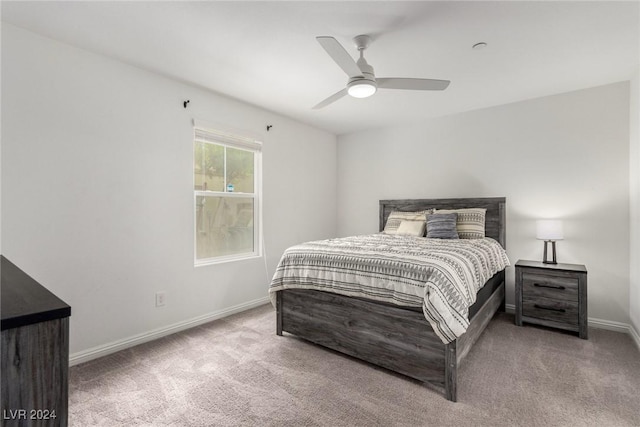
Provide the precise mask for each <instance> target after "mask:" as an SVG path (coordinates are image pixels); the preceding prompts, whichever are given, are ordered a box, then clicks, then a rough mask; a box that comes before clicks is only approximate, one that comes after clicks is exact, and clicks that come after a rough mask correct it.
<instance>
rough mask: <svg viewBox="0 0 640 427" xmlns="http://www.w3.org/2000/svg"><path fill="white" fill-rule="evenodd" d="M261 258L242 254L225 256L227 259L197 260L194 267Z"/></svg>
mask: <svg viewBox="0 0 640 427" xmlns="http://www.w3.org/2000/svg"><path fill="white" fill-rule="evenodd" d="M259 258H262V255H259V254H251V255H246V254H242V255H232V256H225V257H218V258H209V259H203V260H196V261H195V263H194V267H205V266H207V265H216V264H226V263H229V262H236V261H249V260H252V259H259Z"/></svg>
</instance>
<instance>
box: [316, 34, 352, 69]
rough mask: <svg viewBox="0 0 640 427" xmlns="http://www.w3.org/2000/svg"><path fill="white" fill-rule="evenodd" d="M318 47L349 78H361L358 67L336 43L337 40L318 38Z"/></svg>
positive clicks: (325, 37)
mask: <svg viewBox="0 0 640 427" xmlns="http://www.w3.org/2000/svg"><path fill="white" fill-rule="evenodd" d="M316 40H318V43H320V46H322V47H323V48H324V50H326V51H327V53H328V54H329V56H330V57H331V58H332V59H333V60H334V61H335V63H336V64H338V65H339V66H340V68H342V70H343V71H344V72H345V73H347V75H348V76H349V77H356V76H361V75H362V71H360V67H358V64H356V61H354V60H353V58H352V57H351V55H349V53H348V52H347V51H346V50H345V49H344V47H342V45H341V44H340V43H339V42H338V40H336V39H334V38H333V37H329V36H318V37H316Z"/></svg>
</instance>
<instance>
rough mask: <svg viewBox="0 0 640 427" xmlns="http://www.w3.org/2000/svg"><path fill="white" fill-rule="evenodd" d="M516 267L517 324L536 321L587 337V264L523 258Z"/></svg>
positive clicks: (539, 323) (535, 322)
mask: <svg viewBox="0 0 640 427" xmlns="http://www.w3.org/2000/svg"><path fill="white" fill-rule="evenodd" d="M515 267H516V283H515V295H516V319H515V322H516V325H518V326H522V323H523V322H527V323H533V324H538V325H542V326H548V327H552V328H558V329H563V330H567V331H573V332H577V333H578V336H579V337H580V338H583V339H588V328H587V268H586V267H585V266H584V265H581V264H544V263H542V262H539V261H523V260H520V261H518V262H517V263H516V266H515Z"/></svg>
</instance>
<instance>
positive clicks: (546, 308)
mask: <svg viewBox="0 0 640 427" xmlns="http://www.w3.org/2000/svg"><path fill="white" fill-rule="evenodd" d="M533 306H534V307H535V308H539V309H542V310H549V311H557V312H559V313H564V312H565V311H566V310H565V309H564V308H555V307H549V306H548V305H540V304H534V305H533Z"/></svg>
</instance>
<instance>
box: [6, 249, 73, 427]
mask: <svg viewBox="0 0 640 427" xmlns="http://www.w3.org/2000/svg"><path fill="white" fill-rule="evenodd" d="M0 258H1V266H0V268H1V276H2V295H1V299H2V307H1V309H2V311H1V316H2V320H1V322H0V325H1V329H2V349H1V353H2V366H1V370H2V397H1V400H2V414H0V416H1V417H2V418H1V419H2V423H1V425H2V426H7V427H9V426H66V425H67V420H68V372H69V316H70V315H71V307H69V306H68V305H67V304H65V303H64V301H62V300H61V299H60V298H58V297H56V296H55V295H54V294H52V293H51V292H49V291H48V290H47V289H46V288H44V287H43V286H42V285H40V284H39V283H38V282H36V281H35V280H34V279H32V278H31V277H29V275H27V274H26V273H25V272H23V271H22V270H21V269H20V268H18V267H17V266H16V265H15V264H13V263H12V262H10V261H9V260H7V259H6V258H5V257H4V256H0Z"/></svg>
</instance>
